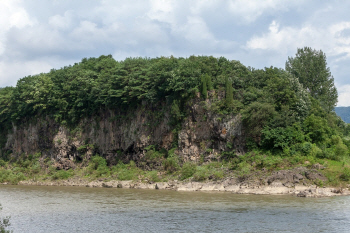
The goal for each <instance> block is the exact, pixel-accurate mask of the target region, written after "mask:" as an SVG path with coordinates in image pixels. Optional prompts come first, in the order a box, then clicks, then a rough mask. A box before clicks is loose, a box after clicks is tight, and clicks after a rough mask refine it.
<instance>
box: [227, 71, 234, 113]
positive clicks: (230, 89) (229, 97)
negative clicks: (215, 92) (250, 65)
mask: <svg viewBox="0 0 350 233" xmlns="http://www.w3.org/2000/svg"><path fill="white" fill-rule="evenodd" d="M225 86H226V87H225V94H226V95H225V104H226V107H228V108H232V107H233V87H232V81H231V80H229V79H228V78H227V77H226V80H225Z"/></svg>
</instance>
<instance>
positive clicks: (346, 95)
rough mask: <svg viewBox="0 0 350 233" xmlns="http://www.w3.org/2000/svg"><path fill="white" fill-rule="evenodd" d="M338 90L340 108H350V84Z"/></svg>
mask: <svg viewBox="0 0 350 233" xmlns="http://www.w3.org/2000/svg"><path fill="white" fill-rule="evenodd" d="M337 89H338V105H337V106H338V107H346V106H350V102H349V100H350V84H347V85H343V86H340V87H338V88H337Z"/></svg>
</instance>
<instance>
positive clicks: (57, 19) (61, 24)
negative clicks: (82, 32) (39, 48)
mask: <svg viewBox="0 0 350 233" xmlns="http://www.w3.org/2000/svg"><path fill="white" fill-rule="evenodd" d="M73 14H74V12H73V11H71V10H68V11H66V12H65V13H64V15H63V16H62V15H54V16H51V17H50V18H49V25H50V26H52V27H53V28H57V29H68V28H70V27H71V26H72V21H73Z"/></svg>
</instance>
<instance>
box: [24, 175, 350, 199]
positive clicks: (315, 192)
mask: <svg viewBox="0 0 350 233" xmlns="http://www.w3.org/2000/svg"><path fill="white" fill-rule="evenodd" d="M230 181H231V180H230V179H226V180H224V181H221V182H181V181H169V182H154V183H144V182H141V181H117V180H112V181H98V180H96V181H90V182H89V181H86V180H60V181H33V180H27V181H21V182H19V185H37V186H80V187H91V188H133V189H159V190H174V191H206V192H210V191H216V192H230V193H235V194H260V195H294V196H297V197H331V196H343V195H350V191H349V189H348V188H345V189H344V188H325V187H317V186H316V185H310V186H306V185H295V186H294V187H286V186H284V185H283V184H282V183H274V184H272V185H262V186H250V185H246V184H231V182H230Z"/></svg>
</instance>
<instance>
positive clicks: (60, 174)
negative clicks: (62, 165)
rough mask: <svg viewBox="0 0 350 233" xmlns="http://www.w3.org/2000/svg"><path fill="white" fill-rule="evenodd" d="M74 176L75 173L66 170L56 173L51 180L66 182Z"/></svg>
mask: <svg viewBox="0 0 350 233" xmlns="http://www.w3.org/2000/svg"><path fill="white" fill-rule="evenodd" d="M72 175H73V173H72V172H71V171H66V170H59V171H56V172H55V173H54V174H53V175H52V176H51V178H52V179H53V180H66V179H68V178H69V177H71V176H72Z"/></svg>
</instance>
